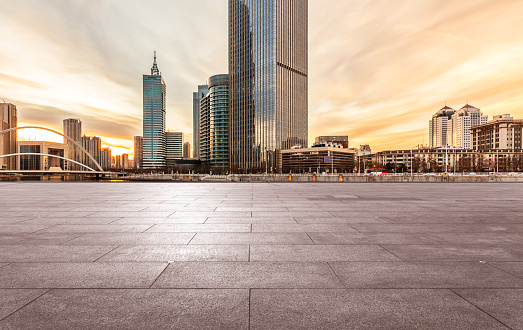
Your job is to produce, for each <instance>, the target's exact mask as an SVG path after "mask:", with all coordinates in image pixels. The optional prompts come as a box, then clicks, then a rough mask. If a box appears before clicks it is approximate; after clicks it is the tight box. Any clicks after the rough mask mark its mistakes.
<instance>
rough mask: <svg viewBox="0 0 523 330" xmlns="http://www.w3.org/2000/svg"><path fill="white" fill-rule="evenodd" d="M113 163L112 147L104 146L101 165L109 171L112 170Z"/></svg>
mask: <svg viewBox="0 0 523 330" xmlns="http://www.w3.org/2000/svg"><path fill="white" fill-rule="evenodd" d="M111 165H112V156H111V149H109V148H103V149H102V162H101V163H100V166H101V167H102V168H103V169H104V171H109V170H111Z"/></svg>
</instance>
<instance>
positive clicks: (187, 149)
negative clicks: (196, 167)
mask: <svg viewBox="0 0 523 330" xmlns="http://www.w3.org/2000/svg"><path fill="white" fill-rule="evenodd" d="M182 158H185V159H188V158H191V144H190V143H189V142H185V143H184V144H183V155H182Z"/></svg>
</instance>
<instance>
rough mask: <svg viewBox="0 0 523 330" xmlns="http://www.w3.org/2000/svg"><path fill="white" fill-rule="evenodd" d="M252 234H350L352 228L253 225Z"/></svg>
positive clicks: (346, 226)
mask: <svg viewBox="0 0 523 330" xmlns="http://www.w3.org/2000/svg"><path fill="white" fill-rule="evenodd" d="M252 232H253V233H305V232H307V233H312V232H352V233H357V231H356V230H354V228H352V227H350V226H349V225H346V224H325V223H322V224H316V223H311V224H261V223H260V224H253V225H252Z"/></svg>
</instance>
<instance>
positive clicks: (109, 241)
mask: <svg viewBox="0 0 523 330" xmlns="http://www.w3.org/2000/svg"><path fill="white" fill-rule="evenodd" d="M194 235H195V233H93V234H84V235H82V236H79V237H78V238H75V239H73V240H71V241H69V242H67V243H65V244H64V245H163V244H189V242H190V241H191V239H192V238H193V237H194Z"/></svg>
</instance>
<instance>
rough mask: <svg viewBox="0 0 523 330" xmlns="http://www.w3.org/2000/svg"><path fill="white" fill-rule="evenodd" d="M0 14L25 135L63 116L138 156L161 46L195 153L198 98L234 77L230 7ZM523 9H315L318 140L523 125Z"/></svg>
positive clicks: (392, 141) (140, 4) (87, 4)
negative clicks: (441, 112) (475, 115)
mask: <svg viewBox="0 0 523 330" xmlns="http://www.w3.org/2000/svg"><path fill="white" fill-rule="evenodd" d="M0 8H1V10H0V42H1V43H0V98H1V99H3V100H5V101H6V102H10V103H14V104H16V105H17V108H18V117H19V119H18V120H19V126H22V125H43V126H46V127H49V128H53V129H57V130H60V131H61V130H62V120H63V119H65V118H80V119H81V120H82V125H83V133H84V134H87V135H96V136H100V137H102V141H103V145H104V146H109V147H111V148H112V149H113V154H121V153H123V152H126V153H129V154H132V153H133V152H132V151H133V150H132V148H133V141H132V140H133V136H135V135H141V134H142V75H143V74H148V73H149V72H150V68H151V66H152V62H153V51H157V54H158V67H159V69H160V71H161V72H162V75H163V77H164V79H165V81H166V84H167V128H168V129H169V130H172V131H182V132H184V133H185V134H184V139H185V141H187V142H191V145H192V92H193V91H195V90H196V88H197V85H198V84H205V83H206V81H207V79H208V77H210V76H212V75H214V74H219V73H227V0H191V1H187V0H149V1H144V0H75V1H70V0H17V1H12V0H0ZM522 12H523V1H520V0H498V1H492V0H485V1H481V0H461V1H449V0H423V1H419V0H394V1H390V0H309V144H310V143H312V142H314V138H315V137H316V136H319V135H348V136H349V140H350V146H351V147H358V146H359V145H361V144H369V145H370V146H371V148H372V149H373V150H374V151H380V150H386V149H401V148H405V149H410V148H412V147H414V146H416V145H418V144H421V143H423V142H425V144H426V143H427V141H428V121H429V119H430V117H431V116H432V114H434V113H435V112H436V111H437V110H438V109H440V108H442V107H443V106H444V105H445V104H447V105H448V106H451V107H453V108H455V109H459V108H461V107H462V106H464V105H465V104H466V103H467V102H468V103H470V104H471V105H474V106H476V107H478V108H480V109H481V110H482V111H483V112H484V113H485V114H487V115H488V116H489V119H490V118H492V116H494V115H497V114H502V113H510V114H511V115H513V116H514V117H516V118H523V61H522V60H521V58H522V54H523V20H521V13H522ZM24 134H25V138H33V139H38V138H39V137H38V136H37V134H38V133H35V132H32V133H29V132H26V133H22V131H20V135H22V136H24ZM31 134H34V136H32V137H31ZM60 140H61V139H59V138H58V141H60Z"/></svg>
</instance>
